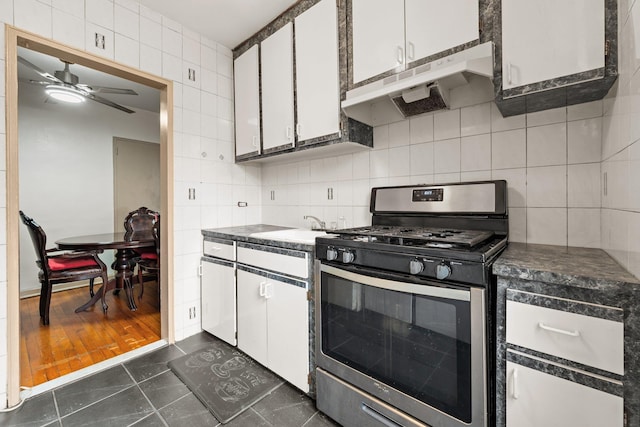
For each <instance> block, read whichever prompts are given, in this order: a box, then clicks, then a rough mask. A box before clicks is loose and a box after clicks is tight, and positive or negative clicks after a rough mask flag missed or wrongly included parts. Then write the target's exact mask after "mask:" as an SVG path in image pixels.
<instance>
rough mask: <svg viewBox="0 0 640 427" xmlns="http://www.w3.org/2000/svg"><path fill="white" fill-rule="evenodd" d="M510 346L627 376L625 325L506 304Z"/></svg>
mask: <svg viewBox="0 0 640 427" xmlns="http://www.w3.org/2000/svg"><path fill="white" fill-rule="evenodd" d="M506 335H507V342H508V343H511V344H515V345H519V346H521V347H526V348H529V349H532V350H536V351H540V352H543V353H546V354H550V355H553V356H557V357H561V358H564V359H568V360H571V361H574V362H578V363H581V364H584V365H588V366H592V367H595V368H598V369H603V370H605V371H609V372H613V373H615V374H618V375H624V326H623V323H622V322H616V321H613V320H607V319H600V318H596V317H591V316H585V315H582V314H576V313H569V312H565V311H560V310H554V309H550V308H546V307H540V306H536V305H530V304H525V303H521V302H516V301H510V300H507V334H506Z"/></svg>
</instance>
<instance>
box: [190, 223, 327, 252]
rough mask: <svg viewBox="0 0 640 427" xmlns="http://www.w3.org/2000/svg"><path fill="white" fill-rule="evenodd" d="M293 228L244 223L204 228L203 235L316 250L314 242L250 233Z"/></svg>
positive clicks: (300, 249) (302, 249)
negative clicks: (255, 235) (308, 242)
mask: <svg viewBox="0 0 640 427" xmlns="http://www.w3.org/2000/svg"><path fill="white" fill-rule="evenodd" d="M292 229H294V227H281V226H279V225H269V224H252V225H243V226H238V227H224V228H209V229H203V230H202V235H203V236H204V237H213V238H218V239H229V240H235V241H238V242H248V243H256V244H259V245H269V246H276V247H279V248H285V249H294V250H299V251H306V252H314V251H315V245H312V244H307V243H300V242H293V241H286V240H275V239H266V238H262V237H250V235H251V234H254V233H264V232H267V231H278V230H292Z"/></svg>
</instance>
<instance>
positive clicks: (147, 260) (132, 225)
mask: <svg viewBox="0 0 640 427" xmlns="http://www.w3.org/2000/svg"><path fill="white" fill-rule="evenodd" d="M156 225H157V226H156ZM124 229H125V231H126V232H127V233H134V234H135V233H144V232H149V233H154V234H153V236H154V239H156V244H155V247H148V248H138V249H134V252H136V254H137V256H136V257H135V258H134V259H133V263H135V264H137V265H138V282H139V283H140V295H139V297H138V298H142V294H143V293H144V282H143V281H142V279H143V278H144V277H143V276H141V271H140V270H141V267H140V264H141V263H142V264H143V266H142V270H145V269H146V270H147V271H148V272H151V271H153V270H154V267H152V266H151V265H152V264H153V262H152V261H153V260H154V259H155V263H156V264H159V262H158V259H159V257H158V254H159V253H160V252H159V250H160V239H159V237H157V238H156V235H157V236H159V235H160V214H159V213H158V212H156V211H153V210H151V209H149V208H147V207H145V206H142V207H140V208H138V209H136V210H134V211H131V212H129V214H128V215H127V217H126V218H125V220H124ZM143 260H144V261H143ZM145 264H146V265H145ZM132 268H133V266H132ZM158 271H159V269H158V267H155V272H156V273H158ZM157 277H158V279H157V281H158V291H159V289H160V276H159V274H157Z"/></svg>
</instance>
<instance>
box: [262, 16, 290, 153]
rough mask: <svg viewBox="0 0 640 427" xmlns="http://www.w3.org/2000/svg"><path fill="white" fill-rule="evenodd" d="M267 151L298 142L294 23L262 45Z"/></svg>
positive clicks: (265, 147)
mask: <svg viewBox="0 0 640 427" xmlns="http://www.w3.org/2000/svg"><path fill="white" fill-rule="evenodd" d="M260 58H261V65H262V119H263V123H262V131H263V140H262V148H263V150H265V151H266V150H268V149H270V148H274V147H280V146H283V145H286V146H287V147H289V146H293V144H294V143H295V137H294V123H293V120H294V118H293V23H291V22H290V23H288V24H287V25H285V26H284V27H282V28H281V29H279V30H278V31H276V32H275V33H273V34H272V35H271V36H269V37H268V38H267V39H266V40H265V41H263V42H262V52H261V57H260Z"/></svg>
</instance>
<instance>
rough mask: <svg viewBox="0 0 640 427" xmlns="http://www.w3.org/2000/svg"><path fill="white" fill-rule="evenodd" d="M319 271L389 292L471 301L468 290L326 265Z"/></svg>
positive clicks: (321, 266)
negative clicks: (427, 284)
mask: <svg viewBox="0 0 640 427" xmlns="http://www.w3.org/2000/svg"><path fill="white" fill-rule="evenodd" d="M320 271H321V272H323V273H328V274H331V275H333V276H337V277H340V278H341V279H345V280H349V281H351V282H356V283H362V284H364V285H368V286H373V287H376V288H382V289H387V290H390V291H398V292H410V293H413V294H416V295H424V296H431V297H438V298H445V299H449V300H456V301H471V291H470V290H463V289H452V288H446V287H444V286H437V285H435V284H434V285H431V286H425V285H417V284H415V283H407V282H400V281H394V280H388V279H381V278H378V277H371V276H367V275H364V274H358V273H354V272H352V271H347V270H343V269H341V268H336V267H333V266H331V265H326V264H320Z"/></svg>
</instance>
